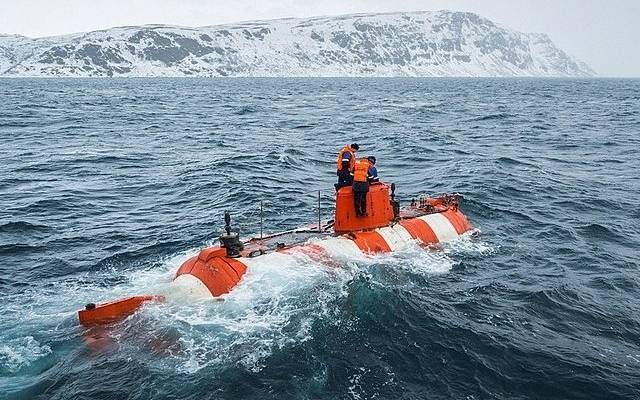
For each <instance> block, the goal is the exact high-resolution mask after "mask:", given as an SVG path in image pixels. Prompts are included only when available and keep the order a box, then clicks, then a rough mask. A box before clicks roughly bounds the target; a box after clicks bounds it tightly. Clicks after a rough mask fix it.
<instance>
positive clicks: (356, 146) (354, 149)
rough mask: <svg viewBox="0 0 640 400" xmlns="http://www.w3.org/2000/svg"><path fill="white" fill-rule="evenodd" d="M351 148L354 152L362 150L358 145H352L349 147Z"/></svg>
mask: <svg viewBox="0 0 640 400" xmlns="http://www.w3.org/2000/svg"><path fill="white" fill-rule="evenodd" d="M349 147H351V150H353V151H358V150H360V146H358V143H351V145H349Z"/></svg>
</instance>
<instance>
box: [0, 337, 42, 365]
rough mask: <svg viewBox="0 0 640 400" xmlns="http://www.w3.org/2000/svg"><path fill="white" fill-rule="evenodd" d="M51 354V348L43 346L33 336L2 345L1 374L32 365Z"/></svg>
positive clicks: (0, 354) (0, 357) (0, 353)
mask: <svg viewBox="0 0 640 400" xmlns="http://www.w3.org/2000/svg"><path fill="white" fill-rule="evenodd" d="M50 353H51V348H50V347H49V346H47V345H41V344H40V342H38V341H37V340H36V339H34V338H33V336H25V337H22V338H17V339H14V340H10V341H7V342H4V343H0V372H2V370H6V371H8V372H10V373H15V372H18V371H19V370H20V369H22V368H24V367H26V366H28V365H30V364H31V363H32V362H33V361H35V360H37V359H39V358H41V357H44V356H46V355H48V354H50Z"/></svg>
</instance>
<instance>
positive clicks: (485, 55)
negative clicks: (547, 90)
mask: <svg viewBox="0 0 640 400" xmlns="http://www.w3.org/2000/svg"><path fill="white" fill-rule="evenodd" d="M593 74H594V72H593V71H592V70H591V69H590V68H589V67H588V66H587V65H586V64H584V63H582V62H580V61H577V60H575V59H573V58H571V57H570V56H568V55H567V54H566V53H565V52H563V51H562V50H560V49H558V48H557V47H556V46H555V45H554V44H553V43H552V42H551V40H550V39H549V38H548V37H547V36H546V35H544V34H527V33H520V32H515V31H512V30H509V29H507V28H504V27H501V26H499V25H496V24H494V23H493V22H491V21H490V20H488V19H485V18H482V17H479V16H478V15H476V14H471V13H462V12H450V11H437V12H414V13H390V14H358V15H345V16H338V17H319V18H308V19H280V20H272V21H255V22H244V23H238V24H232V25H219V26H208V27H201V28H185V27H174V26H157V25H153V26H152V25H145V26H136V27H120V28H113V29H108V30H104V31H95V32H89V33H81V34H74V35H66V36H59V37H50V38H42V39H30V38H26V37H22V36H15V35H14V36H7V35H0V76H44V77H53V76H71V77H92V76H96V77H108V76H560V77H566V76H591V75H593Z"/></svg>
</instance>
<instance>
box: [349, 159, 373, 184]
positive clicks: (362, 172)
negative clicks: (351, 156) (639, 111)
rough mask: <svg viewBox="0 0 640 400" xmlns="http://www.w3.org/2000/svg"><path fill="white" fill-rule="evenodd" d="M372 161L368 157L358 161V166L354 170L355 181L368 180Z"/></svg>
mask: <svg viewBox="0 0 640 400" xmlns="http://www.w3.org/2000/svg"><path fill="white" fill-rule="evenodd" d="M370 166H371V163H370V162H369V160H367V159H366V158H361V159H359V160H358V161H356V166H355V169H354V171H353V181H354V182H367V181H368V178H369V167H370Z"/></svg>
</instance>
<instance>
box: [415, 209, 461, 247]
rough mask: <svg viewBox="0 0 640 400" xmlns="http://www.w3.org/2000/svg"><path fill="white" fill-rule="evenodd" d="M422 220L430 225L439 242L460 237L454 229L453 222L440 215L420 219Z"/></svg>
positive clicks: (430, 215)
mask: <svg viewBox="0 0 640 400" xmlns="http://www.w3.org/2000/svg"><path fill="white" fill-rule="evenodd" d="M419 218H420V219H421V220H423V221H424V222H426V223H427V224H429V226H430V227H431V229H432V230H433V233H435V234H436V236H437V237H438V242H440V243H442V242H446V241H449V240H452V239H455V238H457V237H458V232H456V228H454V227H453V225H452V224H451V222H449V220H448V219H447V217H445V216H444V215H442V214H440V213H435V214H429V215H425V216H423V217H419Z"/></svg>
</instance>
